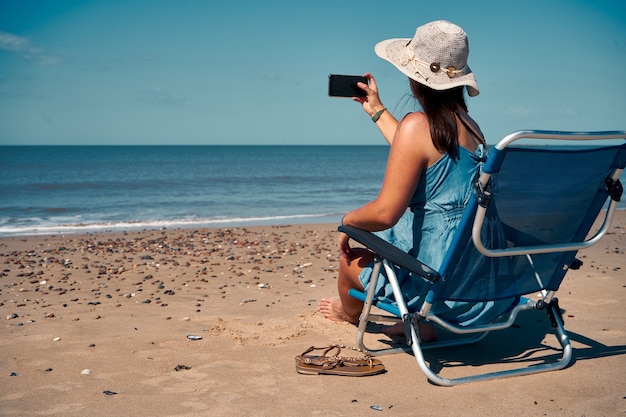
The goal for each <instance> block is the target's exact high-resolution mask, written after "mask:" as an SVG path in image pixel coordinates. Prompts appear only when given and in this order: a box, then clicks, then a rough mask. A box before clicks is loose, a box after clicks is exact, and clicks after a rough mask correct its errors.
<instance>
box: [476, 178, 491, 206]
mask: <svg viewBox="0 0 626 417" xmlns="http://www.w3.org/2000/svg"><path fill="white" fill-rule="evenodd" d="M474 189H475V190H476V201H477V202H478V205H479V206H481V207H483V208H487V206H489V203H490V202H491V187H490V185H489V183H487V185H484V186H483V183H482V182H480V181H476V183H475V184H474Z"/></svg>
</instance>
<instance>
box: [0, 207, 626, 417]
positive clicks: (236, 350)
mask: <svg viewBox="0 0 626 417" xmlns="http://www.w3.org/2000/svg"><path fill="white" fill-rule="evenodd" d="M335 238H336V233H335V225H294V226H276V227H271V226H267V227H245V228H243V227H242V228H231V229H206V230H204V229H201V230H156V231H136V232H134V231H133V232H127V233H97V234H85V235H65V236H35V237H13V238H3V239H0V261H1V263H2V269H1V270H2V274H1V277H0V283H1V286H0V319H1V320H2V324H3V325H2V327H1V330H0V332H1V339H0V345H1V348H0V385H1V387H2V389H1V392H0V415H3V416H4V415H6V416H9V415H10V416H21V415H29V416H39V415H53V416H140V415H141V416H316V415H320V416H362V415H369V414H371V415H377V414H376V413H382V414H384V415H397V416H413V415H415V416H418V415H419V416H481V417H484V416H512V415H524V416H587V417H589V416H618V415H624V414H625V413H626V372H625V371H626V321H625V320H624V318H625V317H626V314H625V313H626V307H625V303H626V296H625V294H626V279H625V275H626V274H625V273H624V272H625V271H626V256H624V247H625V243H624V242H625V238H626V212H624V211H621V212H618V215H617V217H616V219H615V220H614V222H613V226H612V228H611V231H610V234H609V235H608V236H606V237H605V238H604V239H603V240H602V241H601V242H600V243H599V244H598V245H596V246H595V247H593V248H590V249H587V250H585V251H583V252H581V253H580V254H579V257H580V258H581V259H582V260H583V261H584V262H585V264H584V266H583V267H582V268H581V269H580V270H578V271H571V272H570V273H569V274H568V275H567V276H566V279H565V281H564V283H563V285H562V287H561V291H560V293H559V300H560V304H561V307H562V308H563V309H564V310H565V314H564V318H565V324H566V327H567V329H568V330H569V331H570V337H571V339H572V341H573V346H574V355H575V362H574V364H573V365H572V366H570V367H568V368H567V369H564V370H562V371H557V372H550V373H543V374H538V375H531V376H524V377H515V378H508V379H502V380H496V381H486V382H479V383H472V384H466V385H461V386H457V387H452V388H444V387H437V386H434V385H432V384H430V383H429V382H428V381H427V380H426V378H425V377H424V375H423V374H422V373H421V371H420V370H419V369H418V367H417V365H416V363H415V360H414V359H413V357H412V356H411V355H409V354H399V355H393V356H385V357H382V361H383V363H384V364H385V366H386V368H387V371H386V373H384V374H381V375H377V376H372V377H364V378H347V377H337V376H309V375H300V374H298V373H296V371H295V367H294V356H295V355H297V354H300V353H301V352H302V351H304V350H305V349H306V348H308V347H309V346H311V345H315V346H325V345H328V344H332V343H339V344H345V345H354V340H355V332H354V330H355V329H354V327H353V326H350V325H345V324H336V323H332V322H329V321H327V320H325V319H324V318H323V317H322V316H321V315H320V314H319V313H318V312H317V302H318V300H319V299H320V298H321V297H323V296H328V295H334V294H336V289H335V277H336V267H337V263H338V258H337V250H336V243H335ZM547 323H548V319H547V317H546V316H545V313H542V312H531V313H526V314H525V315H522V316H520V318H519V319H518V322H517V324H516V326H515V327H513V328H511V329H509V330H506V331H503V332H498V333H497V334H493V333H492V334H490V335H489V336H488V337H487V338H486V339H485V340H484V341H482V342H480V343H479V344H478V345H475V346H472V347H465V348H462V349H461V348H456V349H447V350H440V351H439V352H433V353H432V354H431V353H429V355H430V356H428V357H427V358H428V359H429V360H431V361H433V362H434V363H436V364H440V365H441V366H443V367H444V368H445V369H444V370H443V373H444V375H449V376H456V375H458V374H465V373H467V372H473V371H475V370H476V367H477V365H480V364H481V363H482V362H483V361H484V360H485V359H486V358H487V357H488V356H489V355H491V356H493V357H495V358H504V360H506V361H508V362H511V361H514V362H526V361H527V360H529V357H531V356H533V355H535V354H537V353H542V354H544V355H546V354H547V355H553V354H556V353H557V352H554V350H553V348H552V346H555V343H554V342H553V341H552V337H551V335H550V337H549V338H546V339H545V340H544V338H543V336H537V335H534V334H533V333H532V330H533V329H535V328H537V327H541V328H544V327H545V328H547V327H548V324H547ZM188 335H196V336H200V337H201V339H199V340H190V339H189V338H188V337H187V336H188ZM369 337H370V338H371V339H370V340H373V341H374V343H375V344H376V343H378V344H382V343H386V342H387V340H386V338H385V337H384V336H382V335H380V334H372V335H369ZM461 362H465V363H466V364H465V365H461ZM498 366H505V365H502V364H500V365H498ZM490 369H491V368H490ZM105 392H110V395H107V394H106V393H105ZM111 393H115V394H111ZM373 405H374V406H379V407H381V409H382V411H376V410H374V409H372V408H370V407H371V406H373Z"/></svg>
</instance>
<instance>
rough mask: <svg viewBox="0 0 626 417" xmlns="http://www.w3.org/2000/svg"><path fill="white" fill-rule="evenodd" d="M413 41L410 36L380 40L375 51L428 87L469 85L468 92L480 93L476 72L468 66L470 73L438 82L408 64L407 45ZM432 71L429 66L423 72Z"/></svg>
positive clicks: (446, 87) (449, 87)
mask: <svg viewBox="0 0 626 417" xmlns="http://www.w3.org/2000/svg"><path fill="white" fill-rule="evenodd" d="M410 41H411V39H409V38H395V39H387V40H384V41H382V42H379V43H377V44H376V46H375V47H374V51H375V52H376V55H378V56H379V57H381V58H382V59H384V60H385V61H387V62H389V63H390V64H392V65H393V66H395V67H396V68H397V69H398V70H399V71H400V72H402V73H403V74H404V75H406V76H407V77H409V78H411V79H413V80H415V81H417V82H418V83H420V84H423V85H425V86H427V87H430V88H432V89H433V90H440V91H441V90H449V89H451V88H454V87H460V86H465V87H467V94H468V95H470V96H472V97H474V96H477V95H478V94H480V91H479V90H478V84H477V83H476V79H475V78H474V74H473V73H472V72H471V70H470V69H469V67H467V68H468V71H469V73H467V74H463V75H460V76H456V77H454V78H447V75H446V78H447V79H446V81H445V83H437V82H436V80H434V79H432V78H430V79H428V80H427V79H425V78H424V77H422V76H421V75H420V74H419V72H416V71H415V70H414V69H413V68H412V66H409V65H407V64H406V63H407V62H408V61H409V60H410V57H409V53H408V50H407V48H406V45H407V44H408V43H409V42H410ZM403 63H404V65H403ZM427 71H430V69H429V68H427V67H426V68H424V70H423V72H424V73H427Z"/></svg>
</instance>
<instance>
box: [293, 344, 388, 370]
mask: <svg viewBox="0 0 626 417" xmlns="http://www.w3.org/2000/svg"><path fill="white" fill-rule="evenodd" d="M314 350H323V351H324V353H323V354H322V355H321V356H318V355H307V353H310V352H313V351H314ZM333 350H334V351H335V352H333V353H334V355H332V356H329V355H328V353H329V352H331V351H333ZM340 352H341V346H339V345H331V346H329V347H322V348H317V347H314V346H311V347H310V348H308V349H307V350H305V351H304V352H302V354H301V355H298V356H296V358H295V359H296V371H297V372H298V373H301V374H306V375H322V374H323V375H341V376H370V375H376V374H379V373H381V372H383V371H384V370H385V366H384V365H383V364H382V362H381V361H379V360H378V359H374V358H372V357H371V356H370V355H369V354H367V355H365V356H364V357H341V356H339V353H340Z"/></svg>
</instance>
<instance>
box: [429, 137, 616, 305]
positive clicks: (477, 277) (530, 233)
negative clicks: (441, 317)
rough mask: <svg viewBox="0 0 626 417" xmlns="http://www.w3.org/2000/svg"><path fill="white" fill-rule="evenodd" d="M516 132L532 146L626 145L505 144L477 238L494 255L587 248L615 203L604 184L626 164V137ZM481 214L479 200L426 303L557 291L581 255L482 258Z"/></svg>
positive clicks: (492, 164) (494, 156) (491, 171)
mask: <svg viewBox="0 0 626 417" xmlns="http://www.w3.org/2000/svg"><path fill="white" fill-rule="evenodd" d="M516 133H518V136H519V137H520V138H521V137H531V138H534V139H544V138H545V139H559V140H563V139H574V140H581V139H583V138H589V137H590V136H592V137H593V138H594V139H602V138H604V137H605V136H606V137H611V138H615V137H621V138H622V139H621V140H620V141H619V143H617V144H615V141H614V142H613V144H608V145H598V144H597V143H598V142H597V140H596V141H595V142H593V143H592V144H589V143H584V144H583V143H582V142H576V144H577V145H578V146H571V145H563V143H562V142H559V145H556V146H555V145H543V146H536V145H535V146H519V145H514V146H512V145H510V143H512V141H507V143H505V144H503V145H501V144H498V145H497V146H496V148H494V149H493V150H492V152H491V153H490V156H489V159H488V161H487V163H486V164H485V167H484V172H486V173H487V174H488V175H489V176H490V193H489V194H490V195H488V196H489V197H490V203H489V204H488V206H487V209H486V215H485V221H484V223H483V225H482V228H481V230H480V234H481V237H482V239H483V242H487V243H486V245H490V247H489V249H503V248H515V247H533V246H537V245H539V246H540V247H549V246H551V245H556V246H558V245H560V244H565V243H571V242H581V241H584V240H585V238H586V237H587V236H588V234H589V231H590V229H591V228H592V226H593V223H594V221H595V220H596V218H597V217H598V215H599V213H600V212H601V211H602V209H603V208H606V202H607V200H608V199H610V196H609V194H610V190H609V187H608V186H607V182H606V181H607V177H619V174H620V173H621V170H623V169H624V167H625V165H626V141H625V140H624V139H625V138H626V133H625V132H602V133H604V135H602V134H600V133H591V134H590V133H576V134H575V133H570V132H537V131H532V132H525V133H526V134H525V135H524V134H519V133H524V132H516ZM607 134H608V135H607ZM505 140H506V138H505V139H504V140H503V141H501V142H504V141H505ZM594 143H595V144H594ZM616 173H617V174H616ZM480 202H482V200H480ZM485 205H486V204H485ZM479 207H480V206H479V198H478V197H477V196H474V197H473V198H472V201H471V202H470V204H469V205H468V208H467V210H466V213H465V214H464V217H463V219H462V221H461V224H460V225H459V229H458V230H457V233H456V235H455V239H454V241H453V243H452V246H451V248H450V250H449V252H448V253H447V254H446V257H445V258H444V260H443V263H442V266H441V268H440V271H439V272H440V274H441V276H442V279H441V280H440V281H439V282H437V283H435V284H433V289H432V291H431V292H430V293H429V295H428V297H427V301H429V302H435V301H442V300H455V301H488V300H498V299H504V298H509V297H512V296H520V295H525V294H530V293H534V292H537V291H540V290H554V291H556V290H557V289H558V287H559V285H560V283H561V281H562V280H563V277H564V276H565V273H566V272H567V269H568V267H569V265H570V264H571V262H572V261H573V260H574V257H575V255H576V250H563V251H561V250H554V249H553V251H548V252H547V253H532V254H526V255H524V254H521V255H514V256H509V255H505V256H497V257H492V256H485V255H483V254H482V253H480V252H479V251H478V250H477V248H476V246H475V245H474V242H473V240H472V236H471V229H472V225H473V222H474V217H475V216H476V212H477V210H479Z"/></svg>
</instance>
